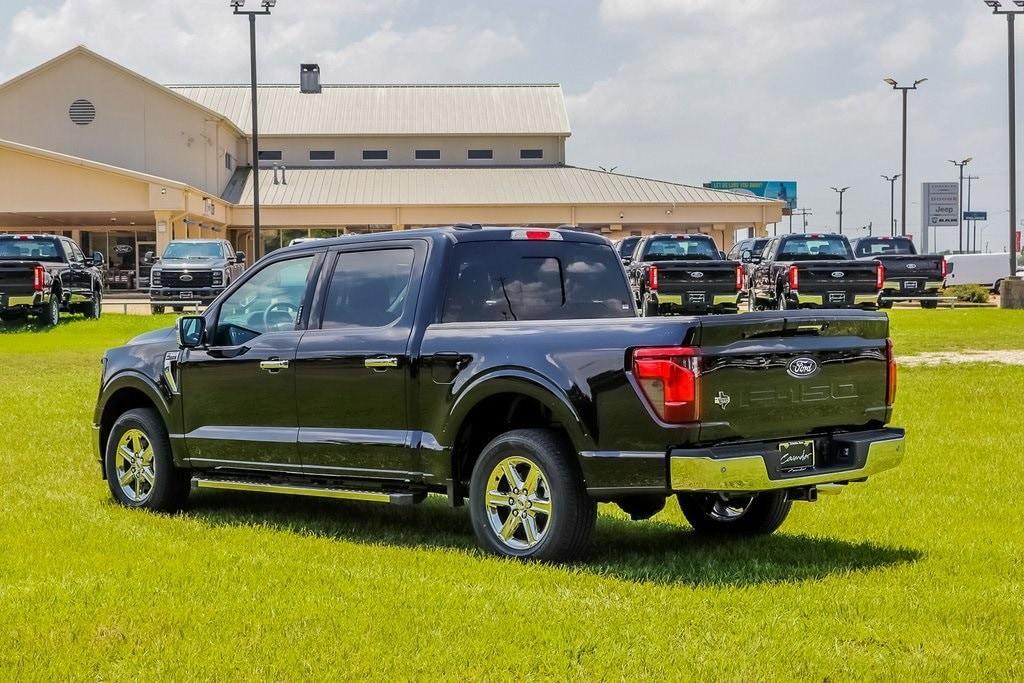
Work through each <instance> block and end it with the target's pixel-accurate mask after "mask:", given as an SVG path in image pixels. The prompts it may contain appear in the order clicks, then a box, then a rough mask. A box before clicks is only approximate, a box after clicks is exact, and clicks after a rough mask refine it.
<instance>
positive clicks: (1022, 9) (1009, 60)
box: [985, 0, 1024, 275]
mask: <svg viewBox="0 0 1024 683" xmlns="http://www.w3.org/2000/svg"><path fill="white" fill-rule="evenodd" d="M985 4H986V5H988V6H989V7H991V8H992V14H1005V15H1006V80H1007V87H1008V89H1009V92H1008V99H1009V105H1010V106H1009V121H1010V125H1009V133H1010V237H1009V239H1010V241H1009V242H1007V244H1008V245H1009V249H1007V251H1008V252H1010V274H1011V275H1013V274H1014V273H1016V272H1017V250H1016V249H1015V246H1016V242H1017V232H1016V231H1017V131H1016V120H1017V108H1016V83H1015V78H1014V77H1015V75H1016V74H1015V73H1014V72H1015V71H1016V69H1015V67H1014V46H1013V18H1014V16H1016V15H1018V14H1024V0H1013V4H1014V5H1016V6H1017V7H1016V8H1013V7H1009V8H1007V7H1004V6H1003V3H1001V2H999V0H985Z"/></svg>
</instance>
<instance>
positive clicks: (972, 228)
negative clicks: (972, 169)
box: [964, 175, 981, 254]
mask: <svg viewBox="0 0 1024 683" xmlns="http://www.w3.org/2000/svg"><path fill="white" fill-rule="evenodd" d="M964 180H966V181H967V213H970V212H971V181H972V180H981V178H979V177H978V176H976V175H968V176H964ZM967 251H969V252H970V253H972V254H973V253H975V252H976V251H978V221H976V220H973V219H971V220H969V221H967Z"/></svg>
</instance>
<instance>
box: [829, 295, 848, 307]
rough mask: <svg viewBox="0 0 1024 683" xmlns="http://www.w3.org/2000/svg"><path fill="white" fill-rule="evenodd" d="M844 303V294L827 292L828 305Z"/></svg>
mask: <svg viewBox="0 0 1024 683" xmlns="http://www.w3.org/2000/svg"><path fill="white" fill-rule="evenodd" d="M844 301H846V292H829V293H828V302H829V303H830V304H841V303H843V302H844Z"/></svg>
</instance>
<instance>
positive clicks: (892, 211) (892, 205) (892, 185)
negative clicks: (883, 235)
mask: <svg viewBox="0 0 1024 683" xmlns="http://www.w3.org/2000/svg"><path fill="white" fill-rule="evenodd" d="M899 177H900V174H899V173H897V174H896V175H894V176H887V175H883V176H882V178H883V179H884V180H885V181H886V182H887V183H889V236H890V237H895V236H896V179H897V178H899Z"/></svg>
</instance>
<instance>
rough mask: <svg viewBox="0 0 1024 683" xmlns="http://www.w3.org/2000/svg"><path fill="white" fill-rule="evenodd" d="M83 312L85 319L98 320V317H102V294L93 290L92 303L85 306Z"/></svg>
mask: <svg viewBox="0 0 1024 683" xmlns="http://www.w3.org/2000/svg"><path fill="white" fill-rule="evenodd" d="M83 312H84V313H85V317H86V318H91V319H92V320H99V319H100V316H102V315H103V292H101V291H100V290H98V289H97V290H95V291H94V292H93V293H92V301H90V302H89V303H88V304H86V305H85V309H84V310H83Z"/></svg>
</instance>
